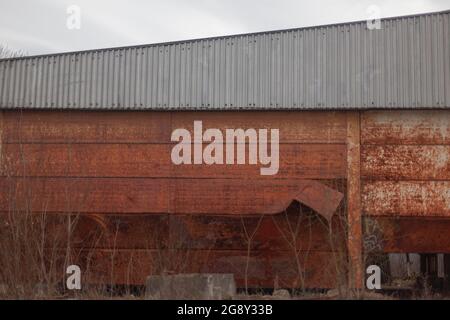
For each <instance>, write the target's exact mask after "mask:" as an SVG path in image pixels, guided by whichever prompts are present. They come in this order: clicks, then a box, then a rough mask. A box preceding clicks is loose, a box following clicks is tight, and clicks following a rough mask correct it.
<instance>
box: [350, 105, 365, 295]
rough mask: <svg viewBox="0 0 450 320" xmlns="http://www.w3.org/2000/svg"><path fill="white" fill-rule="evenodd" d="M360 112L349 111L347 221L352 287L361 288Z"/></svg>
mask: <svg viewBox="0 0 450 320" xmlns="http://www.w3.org/2000/svg"><path fill="white" fill-rule="evenodd" d="M360 132H361V126H360V113H359V112H358V111H352V112H348V113H347V222H348V238H347V248H348V259H349V269H348V270H349V274H348V276H349V277H348V281H349V287H350V288H356V289H361V288H362V287H363V282H364V271H363V245H362V244H363V241H362V218H361V179H360V178H361V162H360V156H361V146H360Z"/></svg>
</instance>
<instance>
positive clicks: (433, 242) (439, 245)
mask: <svg viewBox="0 0 450 320" xmlns="http://www.w3.org/2000/svg"><path fill="white" fill-rule="evenodd" d="M370 219H372V220H373V221H374V223H376V224H377V226H378V230H379V231H380V234H379V235H377V236H380V240H381V244H382V249H383V251H384V252H391V253H402V252H403V253H413V252H418V253H422V252H424V253H450V237H449V234H450V219H439V218H433V219H429V218H426V217H421V218H383V217H371V218H370Z"/></svg>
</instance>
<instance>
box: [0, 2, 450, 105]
mask: <svg viewBox="0 0 450 320" xmlns="http://www.w3.org/2000/svg"><path fill="white" fill-rule="evenodd" d="M449 14H450V11H444V12H438V13H427V14H421V15H414V16H405V17H395V18H386V19H382V20H381V29H374V30H369V29H368V28H367V24H366V22H365V21H360V22H351V23H343V24H335V25H325V26H317V27H308V28H300V29H289V30H281V31H271V32H261V33H254V34H242V35H234V36H225V37H217V38H207V39H197V40H188V41H179V42H171V43H161V44H153V45H143V46H133V47H122V48H111V49H100V50H89V51H80V52H71V53H61V54H53V55H42V56H34V57H23V58H14V59H4V60H0V108H1V109H91V110H239V109H244V110H280V109H282V110H302V109H306V110H315V109H317V110H329V109H335V110H344V109H385V108H389V109H395V108H405V109H426V108H449V107H450V23H449V20H450V19H449Z"/></svg>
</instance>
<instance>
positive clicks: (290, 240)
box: [0, 205, 345, 254]
mask: <svg viewBox="0 0 450 320" xmlns="http://www.w3.org/2000/svg"><path fill="white" fill-rule="evenodd" d="M17 214H25V213H21V212H20V213H17ZM0 217H1V219H2V220H1V221H4V222H5V223H6V222H7V221H8V216H7V214H3V215H0ZM33 217H34V219H35V221H36V223H37V224H38V225H41V224H43V225H44V226H45V230H46V234H47V237H46V240H47V243H46V244H45V246H46V247H52V246H53V245H54V244H58V247H60V248H65V247H66V245H67V241H70V247H72V248H96V249H114V248H116V249H161V250H162V249H204V250H247V248H250V249H251V250H262V251H265V252H266V253H267V254H270V252H272V251H279V250H284V251H288V250H293V252H294V251H304V252H307V251H335V252H343V251H344V250H345V249H344V247H343V246H344V245H345V243H344V238H343V237H344V221H343V217H341V216H336V217H335V218H334V219H333V221H332V225H329V224H328V223H327V222H326V221H325V220H324V219H323V218H321V217H319V216H318V215H317V214H315V213H314V212H313V211H312V210H311V209H309V208H306V207H301V206H298V205H295V206H291V207H290V208H289V209H288V210H287V211H286V212H285V213H280V214H277V215H271V216H269V215H267V216H242V217H230V216H204V215H201V216H199V215H196V216H187V215H168V214H147V215H144V214H140V215H125V214H116V215H105V214H82V215H69V214H47V215H46V217H45V220H43V219H42V216H40V215H35V216H33ZM31 219H32V218H30V221H31ZM69 223H70V225H71V226H72V227H71V228H70V229H69V228H68V225H69ZM69 230H70V231H69Z"/></svg>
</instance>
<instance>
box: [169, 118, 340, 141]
mask: <svg viewBox="0 0 450 320" xmlns="http://www.w3.org/2000/svg"><path fill="white" fill-rule="evenodd" d="M194 120H202V121H203V127H204V128H217V129H220V130H224V129H227V128H231V129H235V128H242V129H247V128H255V129H279V130H280V142H283V143H345V137H346V123H347V122H346V118H345V113H344V112H332V111H329V112H320V111H316V112H311V111H304V112H286V111H276V112H174V113H173V114H172V130H173V129H177V128H186V129H188V130H189V131H191V132H192V130H193V123H194Z"/></svg>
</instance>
